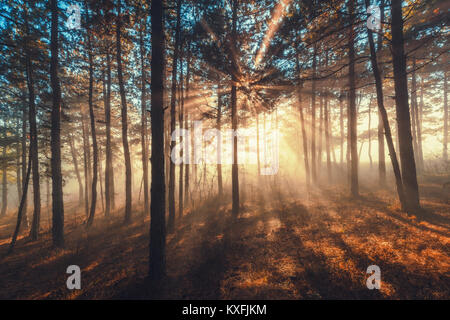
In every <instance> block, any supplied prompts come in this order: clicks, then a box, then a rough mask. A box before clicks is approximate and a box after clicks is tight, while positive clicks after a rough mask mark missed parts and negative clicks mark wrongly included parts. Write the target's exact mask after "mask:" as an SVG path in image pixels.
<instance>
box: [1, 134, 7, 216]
mask: <svg viewBox="0 0 450 320" xmlns="http://www.w3.org/2000/svg"><path fill="white" fill-rule="evenodd" d="M5 138H6V134H5ZM2 158H3V163H2V169H3V170H2V211H1V213H0V217H3V216H5V215H6V209H7V208H8V179H7V174H8V170H7V169H8V161H7V160H6V145H5V146H4V147H3V152H2Z"/></svg>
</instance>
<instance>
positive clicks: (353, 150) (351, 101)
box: [348, 0, 359, 196]
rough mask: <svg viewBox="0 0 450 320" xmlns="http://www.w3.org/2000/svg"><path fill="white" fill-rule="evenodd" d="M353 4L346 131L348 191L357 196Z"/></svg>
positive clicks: (352, 1) (353, 3)
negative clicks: (348, 148)
mask: <svg viewBox="0 0 450 320" xmlns="http://www.w3.org/2000/svg"><path fill="white" fill-rule="evenodd" d="M354 10H355V2H354V0H350V2H349V15H350V25H351V27H350V32H349V41H348V57H349V73H348V78H349V119H348V130H349V131H350V134H349V137H350V141H349V144H350V156H351V177H350V190H351V194H352V195H353V196H358V194H359V185H358V184H359V182H358V150H357V143H358V141H357V139H358V137H357V132H356V129H357V115H356V89H355V86H356V81H355V30H354V27H353V23H354V20H355V13H354Z"/></svg>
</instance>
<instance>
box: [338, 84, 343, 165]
mask: <svg viewBox="0 0 450 320" xmlns="http://www.w3.org/2000/svg"><path fill="white" fill-rule="evenodd" d="M343 100H344V95H343V93H342V91H341V92H340V93H339V125H340V129H341V131H340V132H341V139H340V145H341V148H340V149H341V154H340V157H341V159H340V163H341V166H342V164H343V163H344V104H343Z"/></svg>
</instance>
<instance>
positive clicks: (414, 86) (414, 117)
mask: <svg viewBox="0 0 450 320" xmlns="http://www.w3.org/2000/svg"><path fill="white" fill-rule="evenodd" d="M415 69H416V59H415V58H413V65H412V76H411V78H412V79H411V130H412V137H413V151H414V159H415V161H416V164H417V168H416V169H417V171H418V172H420V170H421V169H420V163H419V144H418V143H417V109H418V108H417V78H416V70H415Z"/></svg>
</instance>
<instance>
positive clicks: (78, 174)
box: [69, 133, 83, 206]
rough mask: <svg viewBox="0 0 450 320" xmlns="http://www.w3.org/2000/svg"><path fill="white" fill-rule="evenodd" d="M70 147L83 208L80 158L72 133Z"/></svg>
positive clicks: (79, 198)
mask: <svg viewBox="0 0 450 320" xmlns="http://www.w3.org/2000/svg"><path fill="white" fill-rule="evenodd" d="M69 147H70V153H71V154H72V161H73V165H74V168H75V174H76V176H77V181H78V204H79V205H80V206H81V205H83V182H82V181H81V175H80V170H79V169H78V159H77V158H78V156H77V153H76V151H75V146H74V141H73V136H72V134H71V133H69Z"/></svg>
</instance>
